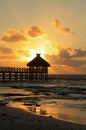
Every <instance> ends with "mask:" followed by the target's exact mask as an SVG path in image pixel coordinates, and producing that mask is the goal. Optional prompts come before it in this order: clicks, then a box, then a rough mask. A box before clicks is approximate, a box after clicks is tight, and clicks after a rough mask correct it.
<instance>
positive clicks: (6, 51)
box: [0, 0, 86, 74]
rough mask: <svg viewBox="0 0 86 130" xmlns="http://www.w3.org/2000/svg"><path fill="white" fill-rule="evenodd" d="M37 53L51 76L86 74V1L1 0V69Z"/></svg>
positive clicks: (14, 64) (20, 65)
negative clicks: (47, 66) (43, 60)
mask: <svg viewBox="0 0 86 130" xmlns="http://www.w3.org/2000/svg"><path fill="white" fill-rule="evenodd" d="M36 53H41V57H43V58H44V59H45V60H47V61H48V62H49V63H50V65H51V67H49V73H51V74H86V0H0V66H10V67H13V66H15V67H26V64H27V63H28V62H29V61H31V60H32V59H33V58H34V57H35V56H36Z"/></svg>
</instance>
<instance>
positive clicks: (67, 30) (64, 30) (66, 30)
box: [54, 19, 73, 34]
mask: <svg viewBox="0 0 86 130" xmlns="http://www.w3.org/2000/svg"><path fill="white" fill-rule="evenodd" d="M54 24H55V27H56V30H57V31H58V32H61V33H64V34H73V32H72V31H71V30H70V28H67V27H64V26H63V25H62V24H61V22H60V21H59V20H58V19H55V21H54Z"/></svg>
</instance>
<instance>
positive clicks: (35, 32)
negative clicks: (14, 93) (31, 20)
mask: <svg viewBox="0 0 86 130" xmlns="http://www.w3.org/2000/svg"><path fill="white" fill-rule="evenodd" d="M27 34H28V35H29V36H30V37H32V38H36V37H38V36H42V35H43V34H45V32H43V31H41V29H40V28H39V27H38V26H31V27H30V28H29V29H28V31H27Z"/></svg>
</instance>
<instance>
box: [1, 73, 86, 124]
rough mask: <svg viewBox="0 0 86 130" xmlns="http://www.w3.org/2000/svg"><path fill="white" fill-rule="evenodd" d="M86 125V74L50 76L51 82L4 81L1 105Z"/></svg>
mask: <svg viewBox="0 0 86 130" xmlns="http://www.w3.org/2000/svg"><path fill="white" fill-rule="evenodd" d="M4 104H5V105H6V104H7V105H9V106H11V107H17V108H22V109H25V108H27V110H28V111H31V112H35V113H36V114H41V115H43V116H52V117H55V118H57V119H61V120H65V121H70V122H76V123H80V124H86V75H49V80H48V81H28V82H25V81H23V82H20V81H18V82H14V81H12V82H0V105H4Z"/></svg>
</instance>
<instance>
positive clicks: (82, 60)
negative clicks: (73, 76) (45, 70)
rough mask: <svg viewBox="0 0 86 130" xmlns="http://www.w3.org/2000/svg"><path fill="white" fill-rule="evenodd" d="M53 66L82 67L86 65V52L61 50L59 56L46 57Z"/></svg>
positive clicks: (69, 49)
mask: <svg viewBox="0 0 86 130" xmlns="http://www.w3.org/2000/svg"><path fill="white" fill-rule="evenodd" d="M46 57H47V59H48V60H49V61H50V63H51V64H58V65H67V66H82V65H86V50H82V49H71V48H68V49H61V50H60V51H59V54H58V55H46Z"/></svg>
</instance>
